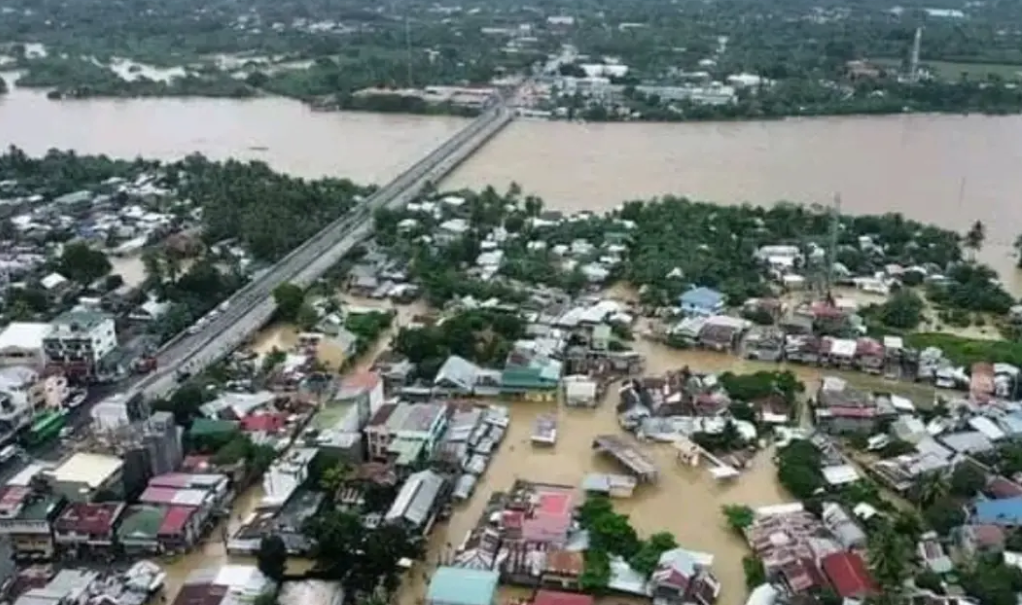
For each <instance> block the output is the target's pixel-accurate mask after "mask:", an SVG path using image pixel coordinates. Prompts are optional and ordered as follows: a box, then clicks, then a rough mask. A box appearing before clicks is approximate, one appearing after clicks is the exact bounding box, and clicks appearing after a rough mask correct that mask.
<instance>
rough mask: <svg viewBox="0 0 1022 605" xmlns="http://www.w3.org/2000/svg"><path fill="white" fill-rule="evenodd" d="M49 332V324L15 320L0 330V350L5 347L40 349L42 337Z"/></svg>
mask: <svg viewBox="0 0 1022 605" xmlns="http://www.w3.org/2000/svg"><path fill="white" fill-rule="evenodd" d="M49 333H50V324H48V323H40V322H26V321H15V322H12V323H10V324H9V325H8V326H7V327H6V328H4V329H3V332H0V351H2V350H5V349H40V348H42V346H43V338H45V337H46V335H47V334H49Z"/></svg>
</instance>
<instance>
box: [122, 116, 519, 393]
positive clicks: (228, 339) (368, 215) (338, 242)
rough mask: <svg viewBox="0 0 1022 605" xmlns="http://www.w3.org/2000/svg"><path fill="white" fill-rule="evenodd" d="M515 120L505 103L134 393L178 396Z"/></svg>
mask: <svg viewBox="0 0 1022 605" xmlns="http://www.w3.org/2000/svg"><path fill="white" fill-rule="evenodd" d="M512 119H513V113H512V112H511V111H510V110H509V109H507V108H506V107H505V106H504V105H503V103H500V104H497V106H495V107H493V108H492V109H489V110H487V111H486V112H485V113H483V114H482V115H480V116H479V117H478V118H477V119H475V120H473V121H472V123H471V124H469V125H468V126H467V127H466V128H465V129H463V130H462V131H460V132H458V133H457V134H455V135H454V136H453V137H451V138H450V139H449V140H447V141H446V142H445V143H443V144H442V145H441V146H440V147H438V148H437V149H436V150H434V151H433V152H432V153H430V154H429V155H428V156H426V157H425V158H423V159H422V160H420V161H419V162H417V163H416V164H415V165H413V166H412V167H411V168H409V169H408V170H406V171H405V172H403V173H402V174H401V175H400V176H398V177H397V178H396V179H394V180H393V181H391V182H390V183H388V184H387V185H386V186H384V187H383V188H381V189H380V190H379V191H377V192H376V193H375V194H373V195H372V196H370V197H369V198H368V199H366V200H365V201H364V202H363V203H361V204H360V205H359V206H358V207H357V208H356V209H355V210H353V211H352V212H349V213H347V214H346V215H345V216H343V217H341V218H339V219H338V220H337V221H335V222H334V223H332V224H331V225H329V226H327V227H326V228H324V229H323V230H322V231H320V232H319V233H318V234H316V235H315V236H313V237H312V238H310V239H309V240H308V241H306V242H305V243H304V244H302V245H300V246H299V247H298V248H296V249H295V250H293V251H292V252H291V253H289V254H288V255H287V256H286V257H284V258H283V259H281V260H280V261H279V262H278V263H277V264H276V265H274V266H273V267H272V268H270V269H269V270H268V271H266V272H265V273H263V274H262V275H260V276H258V277H257V278H256V279H254V280H253V281H251V282H250V283H249V284H247V285H246V286H245V287H244V288H242V289H241V290H240V291H239V292H237V293H236V294H235V295H234V296H232V297H231V298H230V300H229V303H228V307H227V309H226V310H225V311H224V312H223V313H221V314H220V315H219V316H218V317H217V318H216V319H214V320H213V321H211V322H209V323H208V324H207V325H206V326H205V327H204V328H203V329H202V330H201V331H199V332H198V333H196V334H183V335H179V336H178V337H176V338H174V339H173V340H171V341H170V342H168V343H167V344H166V345H164V347H163V348H162V349H161V350H160V351H159V352H158V353H157V370H156V371H154V372H153V373H151V374H149V375H148V376H145V377H142V378H140V379H139V380H137V381H136V382H135V383H134V384H132V385H131V386H130V387H129V388H130V389H133V390H135V391H141V392H142V393H143V394H144V395H145V396H146V397H150V398H153V397H161V396H164V395H166V394H167V393H168V392H170V391H172V390H173V389H174V387H175V386H176V383H177V375H178V372H179V371H185V372H188V373H197V372H199V371H201V370H203V369H205V368H206V367H208V366H209V365H210V364H212V363H215V362H216V361H218V360H220V359H222V358H223V357H224V356H225V355H226V354H228V353H230V352H231V351H233V350H234V349H236V348H237V347H238V346H240V345H241V344H242V343H243V342H244V341H245V340H246V339H247V338H248V337H249V336H250V335H251V334H253V333H254V332H255V331H257V330H258V329H259V328H261V327H262V326H263V325H264V324H265V323H266V321H267V320H269V318H270V316H271V315H272V314H273V309H274V305H273V298H272V296H273V290H274V288H276V287H277V286H278V285H280V284H282V283H286V282H293V283H296V284H298V285H301V286H303V287H305V286H308V285H309V284H311V283H312V282H313V281H314V280H316V279H317V278H319V277H320V276H321V275H323V273H325V272H326V271H327V270H328V269H330V268H331V267H332V266H334V265H335V264H336V263H337V262H338V261H339V260H340V259H341V258H342V257H343V256H344V255H345V254H346V253H347V252H348V251H350V250H351V249H352V248H353V247H354V246H355V245H357V244H358V243H360V242H362V241H364V240H365V239H366V238H367V237H368V236H369V235H370V233H371V232H372V216H373V212H374V211H375V210H376V209H377V208H381V207H400V206H403V205H404V204H406V203H408V202H409V201H411V200H412V199H414V197H415V196H416V195H418V193H419V192H420V191H421V190H422V188H423V187H424V186H425V185H426V184H427V183H437V182H439V181H440V180H441V179H443V177H444V176H446V175H447V174H449V173H450V172H451V171H452V170H453V169H454V168H455V167H457V166H458V165H459V164H460V163H461V162H463V161H464V160H465V159H467V158H468V157H469V156H471V155H472V154H473V153H474V152H475V151H477V150H478V149H479V148H480V147H482V145H483V144H485V143H486V142H487V141H488V140H489V139H490V138H491V137H492V136H494V135H495V134H496V133H497V132H499V131H500V130H501V129H503V127H504V126H506V125H507V124H508V123H509V122H510V121H511V120H512Z"/></svg>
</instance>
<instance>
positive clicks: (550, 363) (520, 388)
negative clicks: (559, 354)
mask: <svg viewBox="0 0 1022 605" xmlns="http://www.w3.org/2000/svg"><path fill="white" fill-rule="evenodd" d="M562 366H563V364H562V363H561V361H559V360H557V359H552V358H550V357H547V356H545V355H540V354H536V353H525V352H523V351H514V352H512V353H511V354H510V355H509V356H508V360H507V364H506V365H505V366H504V371H503V372H501V374H500V392H501V394H503V395H511V396H515V397H520V398H522V399H525V400H528V401H555V400H556V399H557V391H558V387H560V384H561V369H562Z"/></svg>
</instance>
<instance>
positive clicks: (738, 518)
mask: <svg viewBox="0 0 1022 605" xmlns="http://www.w3.org/2000/svg"><path fill="white" fill-rule="evenodd" d="M724 516H725V517H726V518H727V525H728V527H730V528H731V529H733V530H734V531H736V532H738V533H739V534H740V533H742V532H743V531H745V528H746V527H748V526H750V525H752V522H753V521H754V520H755V518H756V513H754V512H753V511H752V509H751V508H749V507H748V506H740V505H737V504H727V505H725V506H724Z"/></svg>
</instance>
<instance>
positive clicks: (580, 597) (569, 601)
mask: <svg viewBox="0 0 1022 605" xmlns="http://www.w3.org/2000/svg"><path fill="white" fill-rule="evenodd" d="M594 602H595V599H593V597H591V596H589V595H584V594H575V593H572V592H561V591H559V590H540V591H539V592H537V593H536V596H535V597H534V598H533V599H532V605H593V603H594Z"/></svg>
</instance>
